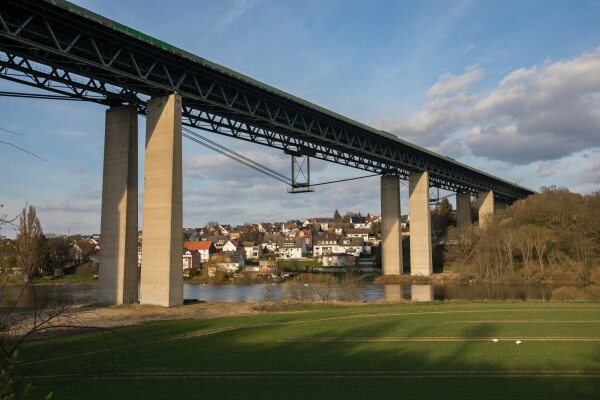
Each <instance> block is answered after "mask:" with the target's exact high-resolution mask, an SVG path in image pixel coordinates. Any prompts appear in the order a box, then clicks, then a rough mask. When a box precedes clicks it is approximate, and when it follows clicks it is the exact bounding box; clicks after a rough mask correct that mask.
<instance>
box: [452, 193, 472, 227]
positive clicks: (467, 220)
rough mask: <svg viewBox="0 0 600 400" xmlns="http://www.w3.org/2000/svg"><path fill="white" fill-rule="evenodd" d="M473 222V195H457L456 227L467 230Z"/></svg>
mask: <svg viewBox="0 0 600 400" xmlns="http://www.w3.org/2000/svg"><path fill="white" fill-rule="evenodd" d="M472 222H473V220H472V218H471V195H470V194H469V193H456V227H457V228H458V229H461V228H465V227H467V226H469V225H471V223H472Z"/></svg>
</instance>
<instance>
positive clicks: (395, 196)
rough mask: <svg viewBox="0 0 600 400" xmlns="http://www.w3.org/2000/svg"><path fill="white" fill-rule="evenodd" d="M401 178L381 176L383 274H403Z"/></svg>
mask: <svg viewBox="0 0 600 400" xmlns="http://www.w3.org/2000/svg"><path fill="white" fill-rule="evenodd" d="M401 223H402V220H401V214H400V178H399V177H398V175H386V176H382V177H381V266H382V270H383V271H382V272H383V275H401V274H402V236H401V233H402V225H401Z"/></svg>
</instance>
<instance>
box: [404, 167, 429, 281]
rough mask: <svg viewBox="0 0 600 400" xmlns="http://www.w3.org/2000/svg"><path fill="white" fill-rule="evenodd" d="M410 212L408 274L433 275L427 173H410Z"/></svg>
mask: <svg viewBox="0 0 600 400" xmlns="http://www.w3.org/2000/svg"><path fill="white" fill-rule="evenodd" d="M408 189H409V204H408V207H409V211H410V273H411V275H423V276H429V275H431V274H432V273H433V261H432V256H431V215H430V212H429V172H420V173H412V174H410V176H409V178H408Z"/></svg>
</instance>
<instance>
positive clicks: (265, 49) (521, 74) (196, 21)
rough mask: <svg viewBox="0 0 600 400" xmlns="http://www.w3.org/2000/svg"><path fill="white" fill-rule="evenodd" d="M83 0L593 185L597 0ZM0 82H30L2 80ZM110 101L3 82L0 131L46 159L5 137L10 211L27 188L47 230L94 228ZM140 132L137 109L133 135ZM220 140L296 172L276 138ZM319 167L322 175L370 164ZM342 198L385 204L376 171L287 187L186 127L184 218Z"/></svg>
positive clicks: (269, 214) (444, 149) (371, 117)
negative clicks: (294, 190) (26, 94)
mask: <svg viewBox="0 0 600 400" xmlns="http://www.w3.org/2000/svg"><path fill="white" fill-rule="evenodd" d="M75 3H77V4H79V5H81V6H83V7H86V8H88V9H90V10H92V11H95V12H97V13H100V14H102V15H105V16H107V17H109V18H111V19H114V20H117V21H119V22H121V23H124V24H126V25H128V26H131V27H133V28H135V29H138V30H140V31H142V32H145V33H147V34H150V35H152V36H155V37H157V38H160V39H161V40H164V41H166V42H168V43H171V44H174V45H176V46H178V47H181V48H183V49H185V50H187V51H190V52H192V53H195V54H197V55H199V56H201V57H204V58H206V59H209V60H211V61H214V62H217V63H219V64H222V65H224V66H227V67H229V68H232V69H234V70H236V71H239V72H241V73H244V74H246V75H249V76H251V77H253V78H255V79H258V80H260V81H262V82H265V83H267V84H270V85H272V86H275V87H277V88H280V89H282V90H285V91H287V92H289V93H292V94H294V95H296V96H299V97H301V98H304V99H306V100H309V101H312V102H314V103H316V104H319V105H321V106H324V107H326V108H329V109H331V110H333V111H335V112H338V113H340V114H343V115H346V116H348V117H350V118H353V119H355V120H358V121H361V122H363V123H366V124H368V125H371V126H374V127H377V128H380V129H385V130H387V131H389V132H392V133H394V134H396V135H398V136H399V137H401V138H403V139H406V140H409V141H411V142H414V143H416V144H419V145H422V146H424V147H427V148H429V149H431V150H434V151H437V152H440V153H442V154H445V155H449V156H451V157H454V158H456V159H457V160H459V161H462V162H464V163H467V164H469V165H472V166H474V167H477V168H481V169H483V170H485V171H487V172H490V173H492V174H495V175H497V176H500V177H502V178H504V179H507V180H510V181H514V182H518V183H520V184H522V185H524V186H527V187H530V188H533V189H538V188H539V187H540V186H543V185H558V186H566V187H568V188H569V189H571V190H572V191H576V192H581V193H590V192H592V191H595V190H599V189H600V24H598V21H600V1H598V0H588V1H547V0H545V1H513V2H507V1H366V0H365V1H348V0H328V1H322V0H321V1H298V0H294V1H281V0H278V1H275V0H272V1H269V0H257V1H252V0H245V1H243V0H232V1H226V0H223V1H218V2H215V1H199V0H195V1H169V2H165V1H160V2H159V1H147V0H145V1H141V0H140V1H138V0H128V1H114V0H106V1H99V0H79V1H75ZM0 90H4V91H32V89H30V88H27V87H24V86H19V85H16V84H13V83H10V82H8V81H5V80H1V79H0ZM104 112H105V109H104V108H103V107H101V106H98V105H94V104H87V103H76V102H66V101H47V100H24V99H14V98H6V97H1V98H0V127H1V128H3V129H5V130H10V131H13V132H17V133H21V134H24V135H26V136H17V135H14V134H11V133H8V132H5V131H2V130H0V140H2V141H5V142H11V143H13V144H15V145H18V146H20V147H23V148H26V149H27V150H29V151H32V152H34V153H35V154H37V155H39V156H41V157H43V158H45V159H47V161H42V160H39V159H37V158H35V157H32V156H30V155H27V154H25V153H23V152H20V151H17V150H15V148H14V147H11V146H8V145H5V144H2V143H0V166H1V167H0V203H2V204H4V208H3V211H2V212H3V213H6V214H8V215H15V214H17V213H18V212H19V210H20V209H21V208H22V207H23V206H24V205H25V203H26V202H29V203H30V204H34V205H35V206H36V207H37V210H38V215H39V217H40V220H41V223H42V227H43V228H44V230H45V231H46V232H56V233H62V232H67V231H70V232H71V233H75V232H80V233H92V232H97V231H99V226H100V196H101V187H102V181H101V178H102V151H103V130H104ZM144 132H145V125H144V120H143V119H140V143H143V141H144V140H143V138H144V134H145V133H144ZM211 139H213V140H217V141H218V142H220V143H222V144H224V145H226V146H228V147H230V148H233V149H235V150H236V151H238V152H241V153H243V154H245V155H247V156H249V157H251V158H254V159H259V160H260V161H261V162H263V163H265V164H268V165H269V166H271V167H272V168H273V169H276V170H278V171H280V172H282V173H285V174H287V175H289V173H290V172H289V159H288V158H287V156H284V155H283V154H281V153H279V152H276V151H273V150H270V149H268V148H266V147H262V146H256V145H251V144H246V143H241V142H237V141H232V140H230V139H226V138H222V137H218V136H217V137H214V136H211ZM312 166H313V169H312V181H313V182H322V181H328V180H332V179H339V178H347V177H356V176H360V175H364V174H365V173H363V172H361V171H359V170H354V169H350V168H345V167H340V166H336V165H333V164H329V163H326V162H323V161H314V162H313V164H312ZM142 168H143V151H142V149H141V148H140V170H143V169H142ZM140 192H143V179H142V178H141V177H140ZM406 192H407V190H406V188H404V190H403V193H402V196H403V198H402V202H403V204H402V208H403V211H404V212H407V203H408V202H407V200H406ZM142 202H143V196H140V210H141V209H142V204H143V203H142ZM336 208H337V209H339V210H340V211H341V212H342V213H343V212H346V211H362V212H365V213H366V212H371V213H375V214H377V213H379V208H380V204H379V180H378V178H368V179H364V180H358V181H353V182H348V183H345V184H336V185H327V186H320V187H318V188H316V191H315V192H314V193H312V194H302V195H300V194H298V195H289V194H287V188H286V187H285V185H283V184H280V183H278V182H277V181H274V180H272V179H270V178H268V177H264V176H262V175H258V174H257V173H256V172H254V171H253V170H251V169H248V168H246V167H244V166H242V165H238V164H236V163H234V162H233V161H230V160H228V159H224V158H223V157H221V156H219V155H217V154H215V153H211V152H210V150H206V149H204V148H203V147H201V146H199V145H197V144H195V143H193V142H190V141H188V140H186V139H184V225H185V226H202V225H204V224H205V223H206V222H207V221H209V220H218V221H219V222H222V223H231V224H237V223H243V222H262V221H268V220H287V219H291V218H305V217H310V216H330V215H332V213H333V211H334V210H335V209H336ZM140 221H142V219H141V218H140ZM3 233H4V234H9V235H10V234H11V233H10V230H7V229H6V228H5V229H4V230H3Z"/></svg>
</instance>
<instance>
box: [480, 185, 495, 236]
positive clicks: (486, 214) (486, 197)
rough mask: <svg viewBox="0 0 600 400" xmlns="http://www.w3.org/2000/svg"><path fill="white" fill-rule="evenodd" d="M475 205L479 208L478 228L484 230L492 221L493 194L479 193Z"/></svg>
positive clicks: (490, 192) (487, 192)
mask: <svg viewBox="0 0 600 400" xmlns="http://www.w3.org/2000/svg"><path fill="white" fill-rule="evenodd" d="M477 203H478V207H479V227H480V228H484V229H485V227H486V226H487V225H489V224H490V223H491V222H492V221H493V220H494V192H492V191H483V192H479V194H478V195H477Z"/></svg>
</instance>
